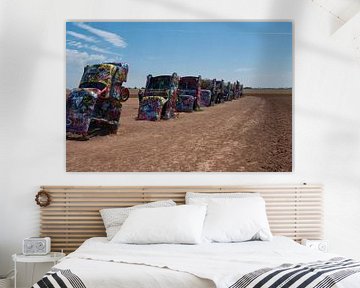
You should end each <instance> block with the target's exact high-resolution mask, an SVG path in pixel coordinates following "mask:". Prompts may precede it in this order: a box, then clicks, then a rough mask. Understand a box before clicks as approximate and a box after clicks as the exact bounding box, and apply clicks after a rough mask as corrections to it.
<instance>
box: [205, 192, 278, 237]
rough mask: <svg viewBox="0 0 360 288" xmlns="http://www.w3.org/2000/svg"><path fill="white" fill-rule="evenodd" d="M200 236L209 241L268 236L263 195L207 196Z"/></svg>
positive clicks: (269, 234)
mask: <svg viewBox="0 0 360 288" xmlns="http://www.w3.org/2000/svg"><path fill="white" fill-rule="evenodd" d="M203 237H204V239H205V240H206V241H211V242H242V241H248V240H255V239H259V240H271V238H272V234H271V231H270V227H269V223H268V220H267V216H266V209H265V201H264V199H263V198H261V197H247V198H237V199H211V200H209V201H208V206H207V214H206V218H205V223H204V228H203Z"/></svg>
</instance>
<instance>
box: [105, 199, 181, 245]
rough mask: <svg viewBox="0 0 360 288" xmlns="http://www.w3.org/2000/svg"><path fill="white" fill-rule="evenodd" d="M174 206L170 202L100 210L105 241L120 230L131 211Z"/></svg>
mask: <svg viewBox="0 0 360 288" xmlns="http://www.w3.org/2000/svg"><path fill="white" fill-rule="evenodd" d="M170 206H176V203H175V202H174V201H172V200H164V201H156V202H150V203H146V204H140V205H135V206H132V207H128V208H109V209H101V210H100V214H101V217H102V219H103V222H104V226H105V229H106V235H107V239H108V240H111V239H112V238H113V237H114V236H115V234H116V233H117V232H118V231H119V230H120V228H121V225H122V224H123V223H124V221H125V220H126V218H127V217H128V216H129V213H130V212H131V211H132V210H135V209H139V208H153V207H170Z"/></svg>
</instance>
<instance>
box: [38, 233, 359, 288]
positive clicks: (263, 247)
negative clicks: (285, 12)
mask: <svg viewBox="0 0 360 288" xmlns="http://www.w3.org/2000/svg"><path fill="white" fill-rule="evenodd" d="M337 257H338V255H333V254H329V253H323V252H320V251H315V250H312V249H310V248H307V247H305V246H302V245H300V244H298V243H296V242H294V241H292V240H291V239H289V238H286V237H274V239H273V240H272V241H248V242H242V243H204V244H200V245H176V244H158V245H130V244H112V243H110V242H108V241H107V240H106V238H91V239H89V240H87V241H85V242H84V244H83V245H81V246H80V247H79V248H78V249H77V250H76V251H75V252H73V253H71V254H69V255H68V256H67V257H65V258H63V259H62V261H61V262H60V263H59V264H57V265H56V266H54V269H55V271H71V273H73V274H74V275H76V277H78V278H79V279H81V281H82V283H83V286H77V287H87V288H92V287H121V288H128V287H137V288H138V287H140V288H148V287H152V288H163V287H167V288H168V287H173V288H178V287H194V288H197V287H199V288H202V287H208V288H212V287H218V288H229V287H281V286H274V285H273V286H266V285H265V286H245V285H243V286H241V285H237V284H236V283H240V282H238V281H239V280H241V279H243V278H244V279H248V278H249V276H248V275H254V271H261V273H262V272H264V271H265V272H267V273H272V270H271V269H273V268H274V267H279V266H280V267H282V270H281V271H287V272H286V273H287V274H288V273H289V272H288V271H290V270H289V269H290V268H292V266H291V265H292V264H294V265H295V264H298V263H312V264H311V265H313V267H314V265H315V266H317V267H318V266H319V265H320V264H321V265H323V264H324V263H325V261H328V262H326V263H325V264H326V265H330V266H329V267H333V266H334V265H333V263H335V262H331V261H332V260H330V259H339V258H337ZM318 261H324V262H321V263H320V264H319V262H318ZM329 261H330V262H329ZM336 261H338V260H336ZM339 261H340V260H339ZM341 261H350V262H347V263H352V264H351V265H352V266H349V267H351V268H349V269H352V270H349V269H347V271H351V273H349V274H348V275H347V276H346V277H343V278H341V281H340V280H339V281H337V282H334V283H333V285H331V286H329V285H328V286H319V287H349V288H357V287H360V273H359V271H358V270H356V269H360V267H359V266H360V264H359V263H355V262H351V261H352V260H349V259H347V260H341ZM314 263H315V264H314ZM341 263H345V262H341ZM283 265H285V266H283ZM331 265H332V266H331ZM342 265H344V264H342ZM284 267H285V268H284ZM341 267H342V266H341ZM294 269H295V270H296V271H298V270H299V269H301V271H304V270H305V271H308V270H309V268H308V267H305V268H304V267H300V268H299V266H294ZM332 269H333V268H332ZM295 270H294V271H295ZM310 270H311V269H310ZM340 270H341V271H342V268H341V269H340ZM269 271H270V272H269ZM341 271H340V272H341ZM265 272H264V273H265ZM282 273H285V272H282ZM294 273H295V272H294ZM296 273H297V274H293V275H292V277H293V276H294V275H298V274H299V272H296ZM272 274H273V273H272ZM287 274H286V275H287ZM256 275H257V274H256ZM259 275H260V274H259ZM281 275H285V274H279V276H278V278H277V279H280V278H281V277H280V276H281ZM341 275H342V276H343V275H344V274H341ZM251 277H252V276H251ZM256 277H258V276H256ZM266 277H268V276H266ZM266 277H265V278H266ZM303 278H305V277H303ZM277 279H272V281H273V282H272V283H276V280H277ZM339 279H340V278H339ZM247 281H248V280H247ZM299 281H300V280H299ZM303 282H304V283H306V281H303ZM299 283H300V282H299ZM73 286H74V285H73ZM73 286H70V287H73ZM34 287H37V286H34ZM40 287H41V286H40ZM74 287H76V286H74ZM283 287H288V286H283ZM291 287H293V286H291ZM295 287H309V288H313V287H315V286H314V285H312V284H311V285H310V286H305V285H303V286H300V285H299V286H296V285H295Z"/></svg>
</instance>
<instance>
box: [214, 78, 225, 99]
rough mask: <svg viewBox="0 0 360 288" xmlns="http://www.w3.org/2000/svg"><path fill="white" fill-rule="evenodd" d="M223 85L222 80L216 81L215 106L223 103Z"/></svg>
mask: <svg viewBox="0 0 360 288" xmlns="http://www.w3.org/2000/svg"><path fill="white" fill-rule="evenodd" d="M224 92H225V84H224V80H217V81H216V86H215V95H216V97H215V104H219V103H224Z"/></svg>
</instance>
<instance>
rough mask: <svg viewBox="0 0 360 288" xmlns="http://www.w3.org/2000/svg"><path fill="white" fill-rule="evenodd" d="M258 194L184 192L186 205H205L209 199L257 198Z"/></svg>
mask: <svg viewBox="0 0 360 288" xmlns="http://www.w3.org/2000/svg"><path fill="white" fill-rule="evenodd" d="M259 196H260V194H259V193H252V192H244V193H197V192H186V195H185V203H186V204H207V203H208V202H209V201H210V200H211V199H218V198H225V199H233V198H246V197H259Z"/></svg>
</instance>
